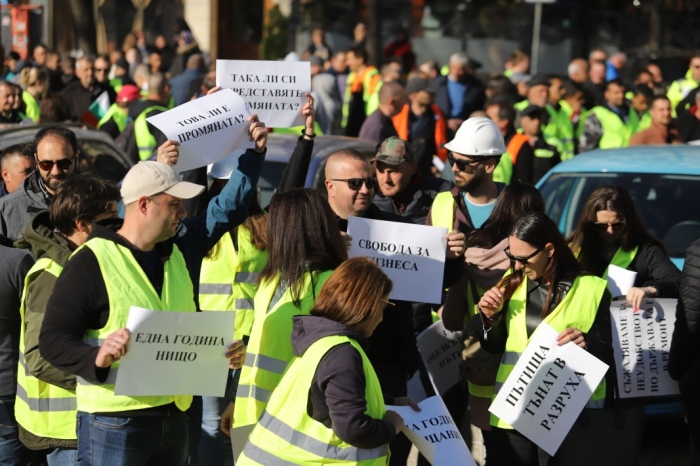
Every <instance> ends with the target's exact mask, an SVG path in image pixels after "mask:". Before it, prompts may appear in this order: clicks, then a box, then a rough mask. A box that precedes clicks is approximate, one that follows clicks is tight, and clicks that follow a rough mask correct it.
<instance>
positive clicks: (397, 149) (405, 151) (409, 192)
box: [372, 136, 452, 225]
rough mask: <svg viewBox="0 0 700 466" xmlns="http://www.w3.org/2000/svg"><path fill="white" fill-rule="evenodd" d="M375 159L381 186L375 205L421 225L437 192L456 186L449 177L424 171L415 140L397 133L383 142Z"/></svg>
mask: <svg viewBox="0 0 700 466" xmlns="http://www.w3.org/2000/svg"><path fill="white" fill-rule="evenodd" d="M374 163H375V174H376V177H377V185H378V188H379V189H377V190H376V191H375V193H374V199H373V200H372V202H373V203H374V205H376V206H377V207H379V208H380V209H381V210H383V211H385V212H391V213H394V214H398V215H402V216H404V217H406V218H408V219H410V220H411V221H412V222H413V223H417V224H419V225H423V224H425V219H426V217H427V216H428V211H429V210H430V206H431V205H432V203H433V199H435V196H436V195H437V193H439V192H442V191H449V190H450V189H451V188H452V183H450V182H449V181H446V180H443V179H440V178H435V177H434V176H432V175H429V176H425V175H423V174H422V173H421V172H420V170H419V169H418V163H417V161H416V155H415V152H413V150H412V148H411V144H409V143H408V142H407V141H405V140H403V139H399V138H397V137H394V136H392V137H390V138H388V139H385V140H384V141H383V142H382V144H381V145H380V146H379V149H378V150H377V156H376V158H375V159H374Z"/></svg>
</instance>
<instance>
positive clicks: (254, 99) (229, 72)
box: [216, 60, 311, 128]
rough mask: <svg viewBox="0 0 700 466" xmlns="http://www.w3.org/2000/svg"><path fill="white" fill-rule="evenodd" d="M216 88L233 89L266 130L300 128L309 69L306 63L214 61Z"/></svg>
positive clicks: (308, 81) (309, 81) (309, 78)
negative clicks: (265, 126) (266, 127)
mask: <svg viewBox="0 0 700 466" xmlns="http://www.w3.org/2000/svg"><path fill="white" fill-rule="evenodd" d="M216 85H217V86H221V87H223V88H230V89H233V90H234V92H236V93H237V94H238V95H240V96H241V97H242V98H243V100H245V101H246V103H247V104H248V109H249V110H250V113H255V114H257V115H258V117H259V118H260V121H262V122H264V123H265V125H267V126H268V127H271V128H289V127H290V126H298V125H302V124H304V119H303V116H302V115H301V108H302V106H303V105H304V93H305V92H311V68H310V65H309V62H288V61H264V60H216Z"/></svg>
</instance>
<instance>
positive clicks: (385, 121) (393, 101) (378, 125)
mask: <svg viewBox="0 0 700 466" xmlns="http://www.w3.org/2000/svg"><path fill="white" fill-rule="evenodd" d="M405 103H406V89H404V87H403V86H402V85H401V84H400V83H398V82H396V81H394V82H390V83H385V84H384V85H382V88H381V89H380V90H379V108H378V109H377V110H375V111H374V112H373V113H372V114H371V115H369V116H368V117H367V119H366V120H365V121H364V123H362V127H361V128H360V134H359V135H358V137H359V138H360V139H364V140H366V141H370V142H373V143H375V144H379V143H380V142H382V141H383V140H384V139H386V138H388V137H390V136H396V135H397V134H396V129H395V128H394V123H393V122H392V121H391V118H392V117H394V116H395V115H396V114H398V113H399V112H400V111H401V109H402V108H403V106H404V104H405Z"/></svg>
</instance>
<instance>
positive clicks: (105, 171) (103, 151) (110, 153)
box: [78, 139, 129, 182]
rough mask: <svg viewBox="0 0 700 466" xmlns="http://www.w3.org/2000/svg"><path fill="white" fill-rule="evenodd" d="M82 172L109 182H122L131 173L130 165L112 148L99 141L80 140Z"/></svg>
mask: <svg viewBox="0 0 700 466" xmlns="http://www.w3.org/2000/svg"><path fill="white" fill-rule="evenodd" d="M78 145H79V146H80V156H81V157H80V167H79V171H80V172H90V173H94V174H96V175H98V176H100V177H102V178H104V179H106V180H109V181H114V182H117V181H120V180H122V179H123V178H124V176H126V172H128V171H129V164H128V163H127V162H126V160H124V157H123V156H122V155H121V154H120V153H119V152H118V151H117V150H116V149H115V148H114V147H112V146H110V145H109V144H107V143H106V142H104V141H99V140H97V139H79V140H78Z"/></svg>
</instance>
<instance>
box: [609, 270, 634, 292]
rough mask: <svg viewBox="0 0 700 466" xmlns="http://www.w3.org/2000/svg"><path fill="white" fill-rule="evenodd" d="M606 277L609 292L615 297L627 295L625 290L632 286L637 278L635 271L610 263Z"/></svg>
mask: <svg viewBox="0 0 700 466" xmlns="http://www.w3.org/2000/svg"><path fill="white" fill-rule="evenodd" d="M606 278H607V280H608V289H609V290H610V294H611V295H612V297H613V298H617V297H618V296H627V292H628V291H629V290H630V288H632V287H633V286H634V281H635V280H636V279H637V272H635V271H633V270H627V269H623V268H622V267H618V266H617V265H614V264H610V265H609V266H608V275H607V277H606Z"/></svg>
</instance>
